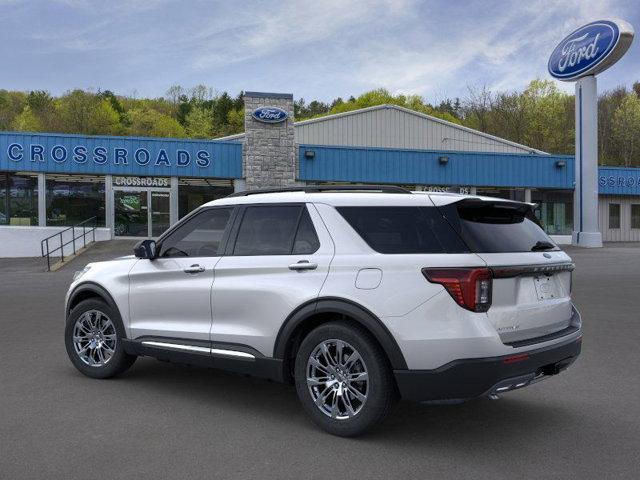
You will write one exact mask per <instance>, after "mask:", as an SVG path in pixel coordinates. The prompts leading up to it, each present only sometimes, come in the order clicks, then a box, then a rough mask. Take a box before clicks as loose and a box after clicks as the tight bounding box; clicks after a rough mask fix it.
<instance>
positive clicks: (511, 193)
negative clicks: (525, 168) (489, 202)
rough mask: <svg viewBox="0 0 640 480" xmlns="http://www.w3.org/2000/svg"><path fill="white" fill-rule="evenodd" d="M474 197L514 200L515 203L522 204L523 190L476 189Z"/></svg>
mask: <svg viewBox="0 0 640 480" xmlns="http://www.w3.org/2000/svg"><path fill="white" fill-rule="evenodd" d="M476 195H482V196H485V197H495V198H504V199H505V200H515V201H517V202H524V188H493V187H478V188H477V189H476Z"/></svg>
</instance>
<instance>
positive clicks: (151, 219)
mask: <svg viewBox="0 0 640 480" xmlns="http://www.w3.org/2000/svg"><path fill="white" fill-rule="evenodd" d="M170 196H171V194H170V192H169V190H167V189H158V190H152V189H142V190H141V189H137V190H136V189H133V188H130V187H128V188H122V189H114V192H113V200H114V208H113V213H114V221H113V229H114V234H115V235H116V236H118V237H145V238H146V237H158V236H160V235H161V234H162V233H163V232H164V231H165V230H167V229H168V228H169V226H170V221H169V208H170V201H169V199H170Z"/></svg>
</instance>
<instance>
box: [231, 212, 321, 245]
mask: <svg viewBox="0 0 640 480" xmlns="http://www.w3.org/2000/svg"><path fill="white" fill-rule="evenodd" d="M318 248H320V241H319V240H318V235H317V234H316V231H315V228H314V226H313V222H312V221H311V217H310V216H309V212H308V210H307V208H306V206H303V205H260V206H253V207H247V208H246V210H245V212H244V216H243V218H242V223H241V224H240V228H239V229H238V236H237V239H236V243H235V246H234V249H233V255H239V256H240V255H243V256H247V255H304V254H311V253H314V252H315V251H316V250H318Z"/></svg>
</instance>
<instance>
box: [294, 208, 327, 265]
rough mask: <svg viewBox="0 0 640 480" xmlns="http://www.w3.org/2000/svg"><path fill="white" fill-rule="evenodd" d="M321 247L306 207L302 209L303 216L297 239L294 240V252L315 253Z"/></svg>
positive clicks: (296, 253) (301, 253) (299, 253)
mask: <svg viewBox="0 0 640 480" xmlns="http://www.w3.org/2000/svg"><path fill="white" fill-rule="evenodd" d="M318 248H320V241H319V240H318V235H317V234H316V229H315V228H314V227H313V222H312V221H311V217H310V216H309V212H308V211H307V209H306V208H304V209H303V210H302V217H301V218H300V224H299V225H298V232H297V233H296V239H295V241H294V242H293V254H294V255H304V254H309V253H313V252H315V251H316V250H318Z"/></svg>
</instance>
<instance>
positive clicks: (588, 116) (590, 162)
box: [572, 75, 602, 247]
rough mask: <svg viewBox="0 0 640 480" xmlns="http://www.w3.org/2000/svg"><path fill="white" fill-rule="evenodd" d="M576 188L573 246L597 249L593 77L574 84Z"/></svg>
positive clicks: (599, 240) (595, 91)
mask: <svg viewBox="0 0 640 480" xmlns="http://www.w3.org/2000/svg"><path fill="white" fill-rule="evenodd" d="M575 172H576V175H575V179H576V187H575V190H574V194H573V195H574V198H573V219H574V220H573V227H574V231H573V235H572V243H573V245H576V246H580V247H601V246H602V234H601V233H600V231H599V230H598V83H597V80H596V77H595V76H594V75H588V76H586V77H582V78H579V79H578V80H577V81H576V167H575Z"/></svg>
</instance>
